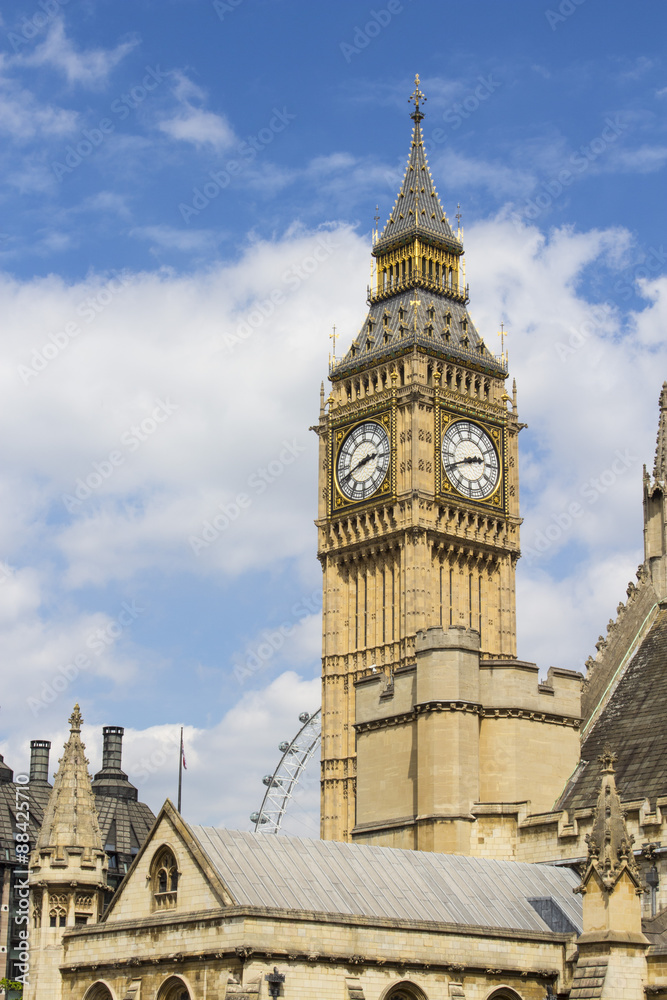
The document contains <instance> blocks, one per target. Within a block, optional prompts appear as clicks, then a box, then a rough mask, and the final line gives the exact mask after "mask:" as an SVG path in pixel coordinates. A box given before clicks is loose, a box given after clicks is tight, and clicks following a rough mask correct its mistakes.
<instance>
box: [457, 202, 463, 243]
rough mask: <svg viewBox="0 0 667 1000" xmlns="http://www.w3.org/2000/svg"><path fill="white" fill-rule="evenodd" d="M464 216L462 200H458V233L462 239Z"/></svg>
mask: <svg viewBox="0 0 667 1000" xmlns="http://www.w3.org/2000/svg"><path fill="white" fill-rule="evenodd" d="M462 218H463V216H462V215H461V202H458V204H457V206H456V222H457V225H458V232H457V234H456V235H457V236H458V238H459V239H462V237H463V229H462V228H461V219H462Z"/></svg>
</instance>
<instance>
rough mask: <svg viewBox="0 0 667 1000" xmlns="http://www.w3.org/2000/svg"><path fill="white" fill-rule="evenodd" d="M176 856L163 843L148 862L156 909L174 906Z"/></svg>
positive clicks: (176, 875)
mask: <svg viewBox="0 0 667 1000" xmlns="http://www.w3.org/2000/svg"><path fill="white" fill-rule="evenodd" d="M179 874H180V873H179V871H178V864H177V862H176V856H175V854H174V852H173V850H172V849H171V847H169V845H168V844H163V845H162V846H161V847H159V848H158V849H157V851H156V852H155V854H154V855H153V860H152V861H151V864H150V875H149V878H150V885H151V892H152V894H153V901H154V905H155V907H156V908H158V909H169V908H171V907H174V906H176V899H177V894H178V879H179Z"/></svg>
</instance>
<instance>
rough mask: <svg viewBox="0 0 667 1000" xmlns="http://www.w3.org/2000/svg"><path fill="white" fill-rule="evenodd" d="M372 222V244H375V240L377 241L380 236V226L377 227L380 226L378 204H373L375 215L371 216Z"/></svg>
mask: <svg viewBox="0 0 667 1000" xmlns="http://www.w3.org/2000/svg"><path fill="white" fill-rule="evenodd" d="M373 222H374V223H375V225H374V226H373V246H375V244H376V243H377V241H378V239H379V237H380V228H379V227H380V206H379V205H376V206H375V215H374V216H373Z"/></svg>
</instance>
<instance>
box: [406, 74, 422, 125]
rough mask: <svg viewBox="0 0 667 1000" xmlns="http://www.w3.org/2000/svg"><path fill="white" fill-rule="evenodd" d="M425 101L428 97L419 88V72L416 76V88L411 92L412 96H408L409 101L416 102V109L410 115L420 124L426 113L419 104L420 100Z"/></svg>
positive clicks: (410, 102)
mask: <svg viewBox="0 0 667 1000" xmlns="http://www.w3.org/2000/svg"><path fill="white" fill-rule="evenodd" d="M425 101H426V97H425V96H424V94H422V92H421V90H420V89H419V73H417V75H416V77H415V89H414V91H413V92H412V94H410V96H409V97H408V103H409V104H414V106H415V110H414V111H413V112H412V114H411V115H410V117H411V118H412V120H413V121H414V122H415V123H416V124H417V125H419V123H420V121H421V120H422V118H423V117H424V115H423V114H422V112H421V110H420V107H419V105H420V102H421V103H422V104H423V103H424V102H425Z"/></svg>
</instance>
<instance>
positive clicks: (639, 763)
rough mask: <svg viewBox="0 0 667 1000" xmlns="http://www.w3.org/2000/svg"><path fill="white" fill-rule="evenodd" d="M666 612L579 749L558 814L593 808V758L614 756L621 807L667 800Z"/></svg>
mask: <svg viewBox="0 0 667 1000" xmlns="http://www.w3.org/2000/svg"><path fill="white" fill-rule="evenodd" d="M666 665H667V607H663V608H661V609H660V610H659V611H658V614H657V615H656V618H655V621H654V622H653V624H652V626H651V628H650V629H649V631H648V633H647V634H646V636H645V638H644V640H643V641H642V643H641V644H640V645H639V647H638V648H637V650H636V652H635V654H634V656H633V657H632V659H631V661H630V663H629V664H628V666H627V667H626V670H625V674H624V676H623V677H622V679H621V680H620V682H619V684H618V687H617V688H616V690H615V691H614V693H613V694H612V696H611V698H610V699H609V701H608V703H607V705H606V706H605V708H604V709H603V710H602V712H601V714H600V717H599V718H598V720H597V721H596V723H595V724H594V726H593V728H592V729H591V731H590V732H589V733H588V734H587V735H586V737H585V739H584V741H583V743H582V747H581V759H582V762H584V761H585V762H586V763H585V765H583V766H581V767H580V769H579V771H578V773H577V774H576V776H575V778H574V780H573V781H572V782H571V783H570V785H569V786H568V788H567V789H566V790H565V792H564V794H563V795H562V796H561V799H560V800H559V801H558V803H557V804H556V808H557V809H567V810H573V809H583V808H592V807H594V806H595V803H596V801H597V795H598V791H599V786H600V771H599V765H598V757H599V756H600V754H601V753H602V751H603V748H604V747H605V745H606V744H609V746H610V747H611V749H612V750H613V751H614V752H615V753H616V754H617V755H618V760H617V762H616V765H615V768H616V787H617V788H618V791H619V794H620V796H621V799H622V800H623V801H625V802H629V801H633V800H637V799H644V798H648V799H649V800H650V802H651V805H652V807H655V800H656V798H657V797H658V796H659V795H667V725H665V718H666V717H667V670H666V669H665V667H666Z"/></svg>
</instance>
